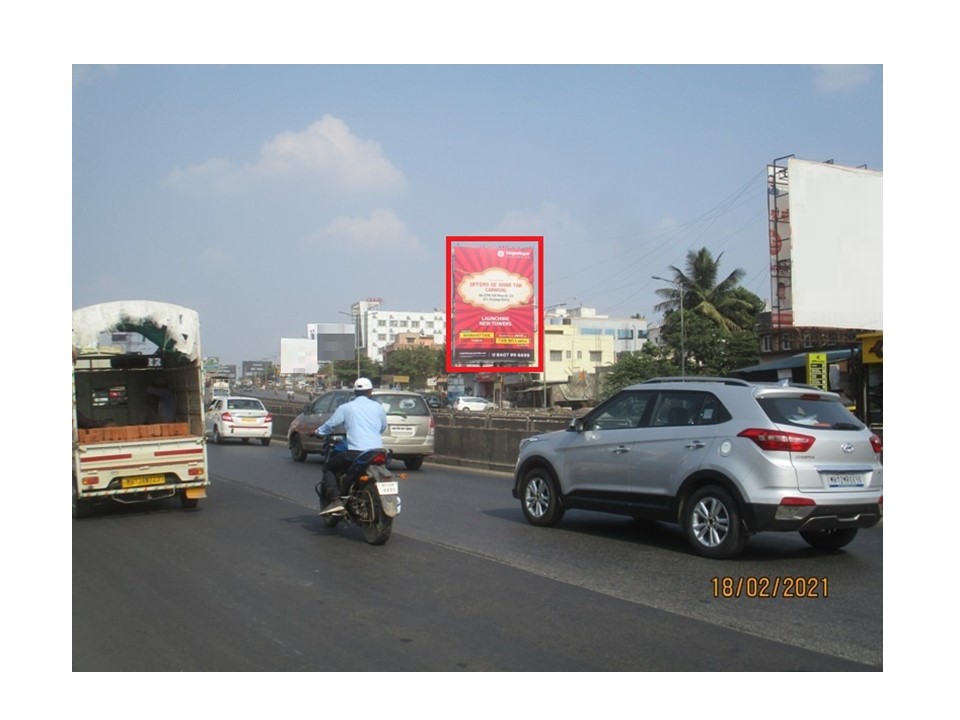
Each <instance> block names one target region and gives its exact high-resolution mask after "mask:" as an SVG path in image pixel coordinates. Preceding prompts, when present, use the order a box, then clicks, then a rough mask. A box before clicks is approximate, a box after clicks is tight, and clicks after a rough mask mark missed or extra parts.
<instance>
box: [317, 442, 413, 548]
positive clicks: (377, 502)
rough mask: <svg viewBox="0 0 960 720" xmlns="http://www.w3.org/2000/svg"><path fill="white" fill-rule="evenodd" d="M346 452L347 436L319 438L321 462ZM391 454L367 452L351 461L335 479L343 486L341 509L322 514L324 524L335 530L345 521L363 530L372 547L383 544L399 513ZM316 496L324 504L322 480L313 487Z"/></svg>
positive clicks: (377, 450) (388, 537) (379, 449)
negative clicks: (390, 462)
mask: <svg viewBox="0 0 960 720" xmlns="http://www.w3.org/2000/svg"><path fill="white" fill-rule="evenodd" d="M343 449H346V436H345V435H340V434H334V435H328V436H326V437H324V438H322V451H323V456H324V462H326V461H327V460H328V459H329V458H330V457H332V455H333V453H334V452H338V451H341V450H343ZM389 459H390V454H389V451H387V450H385V449H384V448H378V449H376V450H367V451H366V452H363V453H361V454H360V455H358V456H357V457H356V459H354V461H353V463H351V465H350V467H349V468H347V469H346V470H345V471H344V472H343V473H342V477H338V478H337V480H338V481H339V482H340V487H345V490H346V494H345V495H344V496H343V508H344V509H343V510H342V511H339V512H336V513H332V514H329V515H323V516H322V517H323V520H324V522H325V523H326V524H327V525H329V526H330V527H334V526H336V525H337V524H339V523H340V522H341V521H346V522H350V523H353V524H354V525H357V526H358V527H361V528H363V536H364V538H365V539H366V541H367V542H368V543H370V544H371V545H383V544H384V543H385V542H387V540H389V539H390V533H391V532H392V531H393V519H394V518H395V517H396V516H397V515H398V514H399V513H400V489H399V482H398V480H397V476H394V475H392V474H391V473H390V470H388V469H387V465H388V464H389ZM315 489H316V492H317V497H318V498H319V499H320V504H321V506H322V505H324V504H325V503H324V493H323V480H320V481H319V482H318V483H317V485H316V488H315Z"/></svg>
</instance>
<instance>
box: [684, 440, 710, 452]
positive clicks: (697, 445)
mask: <svg viewBox="0 0 960 720" xmlns="http://www.w3.org/2000/svg"><path fill="white" fill-rule="evenodd" d="M684 447H685V448H686V449H687V450H702V449H703V448H705V447H706V445H705V444H704V443H703V442H701V441H700V440H691V441H690V442H688V443H687V444H686V445H684Z"/></svg>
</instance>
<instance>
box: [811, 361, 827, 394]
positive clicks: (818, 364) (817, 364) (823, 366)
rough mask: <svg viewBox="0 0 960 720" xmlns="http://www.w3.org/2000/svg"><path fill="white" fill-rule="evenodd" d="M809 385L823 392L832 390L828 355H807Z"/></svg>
mask: <svg viewBox="0 0 960 720" xmlns="http://www.w3.org/2000/svg"><path fill="white" fill-rule="evenodd" d="M807 385H813V387H816V388H820V389H821V390H829V389H830V387H829V386H830V374H829V372H828V365H827V354H826V353H807Z"/></svg>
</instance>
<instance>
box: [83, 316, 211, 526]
mask: <svg viewBox="0 0 960 720" xmlns="http://www.w3.org/2000/svg"><path fill="white" fill-rule="evenodd" d="M203 409H204V408H203V375H202V356H201V353H200V322H199V317H198V315H197V313H196V311H194V310H191V309H189V308H185V307H181V306H179V305H172V304H169V303H160V302H153V301H147V300H136V301H120V302H112V303H101V304H98V305H91V306H88V307H85V308H81V309H79V310H75V311H74V312H73V483H72V484H73V515H74V517H81V516H83V515H86V514H88V512H89V511H90V510H91V509H92V508H93V507H94V506H95V504H96V503H97V502H118V503H123V504H130V503H142V502H149V501H153V500H160V499H163V498H172V497H177V498H179V500H180V503H181V505H182V506H183V507H184V508H193V507H196V506H197V503H198V502H199V500H200V499H202V498H205V497H206V487H207V486H208V485H209V484H210V479H209V473H208V471H207V449H206V442H205V439H204V412H203Z"/></svg>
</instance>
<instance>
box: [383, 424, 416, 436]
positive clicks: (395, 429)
mask: <svg viewBox="0 0 960 720" xmlns="http://www.w3.org/2000/svg"><path fill="white" fill-rule="evenodd" d="M416 432H417V428H416V427H414V426H413V425H391V426H390V434H391V435H392V436H393V437H413V436H414V435H415V434H416Z"/></svg>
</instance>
